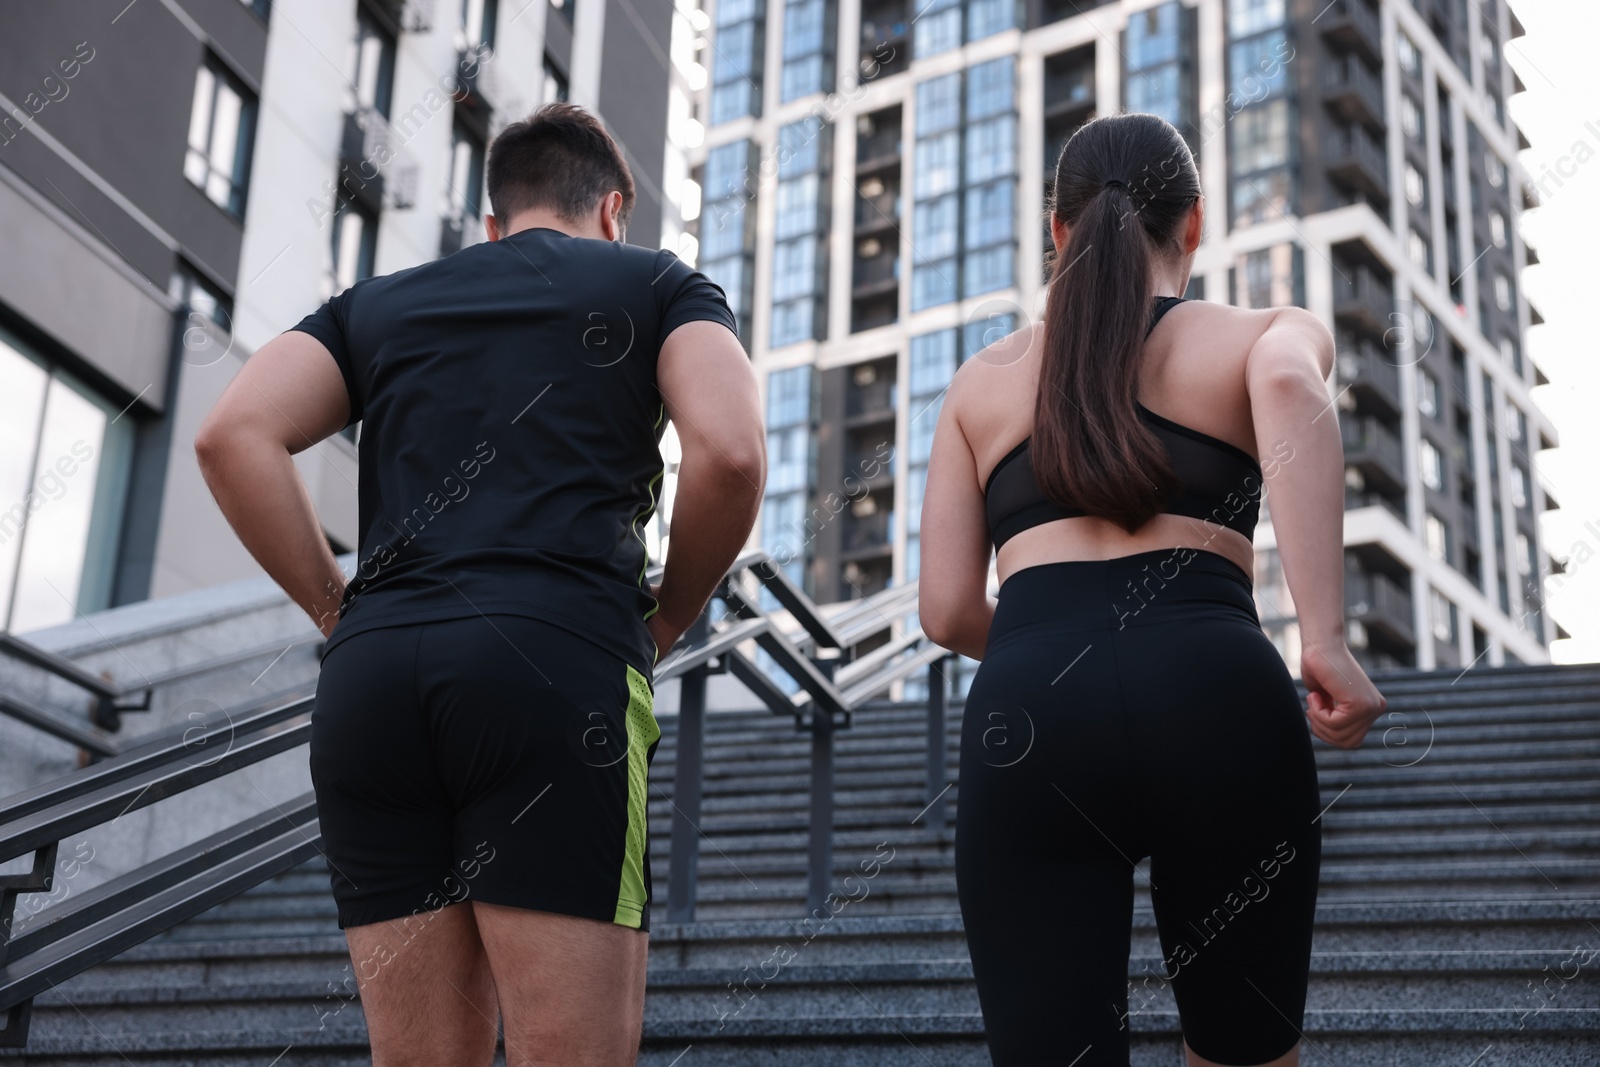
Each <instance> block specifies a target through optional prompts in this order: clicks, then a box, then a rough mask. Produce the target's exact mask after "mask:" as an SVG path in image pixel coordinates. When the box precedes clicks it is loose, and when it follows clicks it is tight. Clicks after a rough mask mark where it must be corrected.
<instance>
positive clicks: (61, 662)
mask: <svg viewBox="0 0 1600 1067" xmlns="http://www.w3.org/2000/svg"><path fill="white" fill-rule="evenodd" d="M0 656H8V657H10V658H11V659H14V660H17V661H18V662H20V663H26V664H27V665H28V666H30V667H37V668H39V669H40V670H42V671H45V672H46V673H48V674H52V675H54V676H55V677H57V678H60V679H61V680H62V681H65V682H69V683H71V684H72V685H75V686H77V687H78V688H79V689H82V690H84V691H85V692H87V693H88V694H89V695H90V696H92V697H94V708H93V711H92V712H91V713H90V715H89V721H90V722H92V723H94V725H96V726H98V727H100V728H101V729H104V730H117V729H119V728H120V727H121V724H122V718H121V716H122V712H124V711H148V710H150V695H151V688H150V687H149V686H147V685H139V686H131V687H128V688H123V687H122V686H119V685H117V684H116V683H115V682H112V681H108V680H106V679H104V678H101V677H99V676H98V675H95V674H91V673H90V672H89V671H86V670H84V669H83V668H82V667H80V666H78V665H77V664H76V663H74V662H72V661H71V660H69V659H67V658H66V657H65V656H58V655H56V654H55V653H54V652H47V651H45V650H44V649H42V648H40V647H39V646H38V645H35V644H32V643H31V642H28V641H24V640H23V639H22V638H20V637H18V636H16V635H15V634H10V633H3V632H0ZM141 692H142V693H143V696H142V697H141V698H140V700H139V701H138V702H137V703H133V704H129V703H126V702H125V698H126V697H129V696H131V695H133V694H136V693H141ZM0 714H4V715H7V716H9V717H11V718H13V719H17V720H18V721H20V722H25V723H27V724H28V725H30V726H34V727H36V728H38V729H41V730H44V731H45V732H46V733H50V734H52V735H54V736H56V737H60V738H62V740H66V741H73V743H75V744H76V743H78V741H77V739H75V738H74V737H72V736H68V735H66V734H64V733H62V732H61V729H60V727H61V725H62V724H61V723H60V721H59V720H50V719H49V718H48V716H49V713H48V712H44V711H42V710H41V709H38V708H33V707H32V706H31V705H28V704H26V703H25V702H23V701H16V700H12V701H9V702H7V703H0ZM41 715H43V716H46V717H47V718H45V719H44V720H40V718H39V716H41ZM89 737H90V738H93V735H89ZM106 744H107V742H106V741H105V739H103V738H101V739H99V740H98V741H91V743H89V744H84V745H82V747H83V748H86V749H88V750H89V751H90V752H92V753H95V754H97V755H105V754H106V753H105V752H104V751H103V749H104V748H105V746H106ZM114 747H115V746H112V748H113V750H114Z"/></svg>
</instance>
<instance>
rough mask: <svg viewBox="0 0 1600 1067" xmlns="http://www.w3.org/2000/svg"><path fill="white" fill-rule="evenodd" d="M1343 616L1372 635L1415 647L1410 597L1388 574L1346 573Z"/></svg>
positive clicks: (1372, 572) (1414, 630)
mask: <svg viewBox="0 0 1600 1067" xmlns="http://www.w3.org/2000/svg"><path fill="white" fill-rule="evenodd" d="M1344 613H1345V618H1346V619H1347V620H1348V621H1350V622H1358V623H1360V624H1361V626H1362V628H1363V629H1365V630H1366V631H1367V632H1368V633H1369V634H1370V633H1373V632H1377V633H1380V634H1383V635H1384V636H1386V637H1388V638H1389V639H1391V640H1393V641H1397V642H1399V643H1401V644H1407V645H1410V644H1415V643H1416V627H1415V624H1414V623H1413V621H1412V615H1411V594H1410V593H1409V592H1407V591H1406V589H1405V587H1404V586H1402V585H1401V584H1400V583H1399V582H1397V581H1395V580H1394V579H1393V578H1390V577H1389V576H1388V575H1385V574H1378V573H1377V572H1375V571H1359V570H1358V571H1346V572H1345V576H1344Z"/></svg>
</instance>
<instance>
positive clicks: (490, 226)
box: [483, 215, 505, 241]
mask: <svg viewBox="0 0 1600 1067" xmlns="http://www.w3.org/2000/svg"><path fill="white" fill-rule="evenodd" d="M483 232H484V233H486V234H488V235H489V240H491V241H498V240H500V238H502V237H504V236H505V233H504V232H503V231H502V230H501V229H500V222H499V220H498V219H496V218H495V217H494V216H493V215H485V216H484V217H483Z"/></svg>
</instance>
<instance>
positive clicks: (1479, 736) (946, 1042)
mask: <svg viewBox="0 0 1600 1067" xmlns="http://www.w3.org/2000/svg"><path fill="white" fill-rule="evenodd" d="M1379 685H1380V687H1381V688H1382V689H1383V691H1384V692H1385V694H1386V695H1387V696H1388V697H1389V700H1390V714H1389V716H1388V717H1387V718H1386V719H1385V720H1383V721H1382V722H1380V724H1379V725H1378V727H1376V728H1375V729H1374V730H1373V732H1372V734H1371V735H1370V736H1369V738H1368V741H1367V743H1366V745H1365V746H1364V747H1363V748H1362V749H1360V750H1358V751H1355V752H1343V751H1338V750H1334V749H1331V748H1329V747H1327V746H1324V745H1322V744H1320V743H1318V745H1317V749H1318V751H1317V757H1318V762H1319V766H1320V769H1321V784H1322V790H1323V799H1324V802H1325V803H1326V804H1328V805H1329V807H1328V809H1327V812H1326V814H1325V815H1324V823H1325V836H1324V859H1323V878H1322V891H1321V895H1320V904H1319V913H1318V928H1317V937H1316V952H1315V956H1314V959H1313V963H1312V972H1313V973H1312V984H1311V993H1310V1003H1309V1012H1308V1017H1307V1022H1306V1039H1307V1040H1306V1043H1305V1045H1304V1046H1303V1047H1302V1052H1301V1057H1302V1062H1303V1063H1305V1064H1307V1065H1312V1064H1316V1065H1323V1067H1332V1065H1337V1067H1369V1065H1371V1067H1377V1065H1384V1067H1394V1065H1402V1067H1413V1065H1415V1067H1435V1065H1437V1067H1501V1065H1506V1067H1510V1065H1517V1067H1523V1065H1535V1064H1538V1065H1569V1064H1570V1065H1574V1067H1579V1065H1582V1067H1594V1065H1595V1064H1600V977H1597V975H1600V666H1582V667H1515V668H1507V669H1504V670H1473V671H1469V672H1467V673H1465V674H1462V675H1460V676H1457V675H1456V674H1455V673H1454V672H1441V673H1434V674H1428V673H1420V672H1395V673H1390V674H1387V675H1383V676H1380V678H1379ZM950 720H951V721H950V724H949V730H948V733H947V737H946V750H947V754H948V766H949V772H950V776H951V777H952V779H953V778H954V776H955V771H956V762H957V761H956V752H957V738H958V736H959V730H960V707H959V705H957V706H955V707H952V708H951V712H950ZM924 723H925V717H924V712H923V710H922V709H921V708H919V707H915V706H910V705H885V706H882V707H878V708H875V709H871V710H868V711H865V712H862V713H859V714H858V715H857V717H856V725H855V727H854V728H853V729H851V730H849V731H846V732H843V733H841V734H840V735H839V737H838V751H839V755H838V764H837V770H836V781H837V788H838V803H839V808H838V816H837V833H836V841H835V859H836V871H837V880H836V887H837V889H838V892H839V893H840V894H841V895H842V896H844V897H846V898H848V899H847V900H846V902H845V903H843V904H842V905H836V906H837V907H838V911H837V914H827V915H825V917H824V918H820V919H819V918H812V919H811V920H810V921H809V922H807V921H806V920H805V918H804V916H805V906H804V891H805V872H804V861H805V844H806V834H805V825H806V797H807V788H808V752H809V738H808V737H807V736H806V735H803V734H798V733H795V732H794V731H793V729H792V725H791V724H790V723H789V722H787V721H785V720H780V719H776V718H774V717H773V716H771V715H770V714H768V713H766V712H747V713H746V712H734V713H723V714H714V715H712V716H711V717H710V719H709V721H708V724H707V731H706V732H707V746H706V748H707V750H706V763H707V784H706V798H705V804H704V818H703V819H702V821H701V830H702V837H701V842H700V893H699V905H698V911H697V921H696V922H693V923H689V924H681V925H675V924H668V923H666V922H665V921H664V917H665V900H664V897H665V886H666V859H667V853H668V848H669V841H668V833H669V826H670V812H671V785H672V769H673V762H674V741H675V737H676V729H675V727H676V720H675V718H673V717H671V716H667V717H664V718H663V722H662V726H663V737H662V743H661V747H660V750H659V752H658V754H657V758H656V763H655V769H654V773H653V779H654V784H653V785H652V794H651V803H650V814H651V819H652V830H653V834H654V839H653V842H652V860H653V863H654V876H655V881H656V886H657V895H658V901H659V903H658V905H657V910H656V912H655V915H656V923H655V930H654V932H653V934H652V938H651V967H650V988H649V996H648V998H647V1002H646V1022H645V1043H644V1051H643V1054H642V1055H641V1057H640V1063H641V1064H644V1065H649V1067H669V1065H675V1064H681V1065H683V1067H700V1065H713V1064H715V1065H723V1064H739V1065H768V1064H771V1065H779V1064H782V1065H784V1067H803V1065H810V1064H818V1065H820V1064H829V1065H833V1064H839V1065H845V1064H874V1065H895V1067H897V1065H901V1064H904V1065H907V1067H911V1065H919V1067H927V1065H935V1067H944V1065H947V1064H950V1065H953V1064H963V1065H966V1064H973V1065H977V1064H987V1063H988V1062H989V1060H988V1056H987V1054H986V1052H985V1051H984V1046H983V1040H982V1020H981V1018H980V1016H979V1014H978V1004H977V997H976V994H975V991H974V987H973V984H972V978H971V967H970V964H969V962H968V960H967V955H966V950H965V945H964V942H963V938H962V933H961V923H960V916H959V914H958V913H957V908H956V898H955V878H954V868H953V863H952V852H951V834H950V833H949V832H948V831H946V832H944V833H935V832H932V831H930V830H929V828H928V827H927V826H926V825H925V821H924V820H923V819H922V818H921V817H920V813H921V812H922V810H923V809H924V807H925V805H926V804H927V801H928V798H927V796H926V795H925V789H924V786H923V781H924V756H925V743H926V742H925V726H924ZM958 792H959V790H958V789H956V788H952V789H951V790H950V792H949V794H948V797H949V800H950V801H951V803H952V804H953V803H954V801H955V799H956V797H957V795H958ZM851 875H854V878H853V879H851V880H850V881H846V878H847V877H848V876H851ZM1141 877H1142V873H1141ZM1160 956H1161V952H1160V948H1159V944H1158V942H1157V939H1156V934H1155V928H1154V922H1153V917H1152V915H1151V912H1150V910H1149V908H1148V905H1147V903H1146V901H1145V899H1144V897H1143V895H1142V894H1141V897H1140V901H1139V903H1138V905H1137V908H1136V911H1135V916H1134V946H1133V958H1132V959H1131V960H1130V963H1129V981H1130V983H1132V993H1131V995H1130V1004H1129V1006H1130V1010H1131V1011H1132V1015H1131V1019H1130V1026H1131V1029H1132V1032H1133V1047H1134V1053H1133V1063H1134V1064H1138V1065H1141V1067H1143V1065H1157V1064H1159V1065H1162V1067H1178V1065H1180V1064H1181V1063H1182V1062H1183V1061H1182V1055H1181V1051H1180V1044H1179V1037H1178V1034H1179V1030H1178V1022H1177V1016H1176V1012H1175V1010H1174V1007H1173V1003H1172V999H1171V996H1170V993H1169V992H1168V991H1167V990H1166V988H1165V984H1164V983H1163V982H1162V981H1161V980H1160V979H1159V978H1157V977H1155V975H1157V974H1158V973H1159V967H1160V963H1159V959H1160ZM364 1036H365V1030H364V1026H363V1023H362V1019H361V1011H360V1005H359V1003H358V1002H357V1001H356V999H355V997H354V984H353V981H352V979H351V976H350V972H349V969H348V961H347V958H346V956H345V954H344V942H343V938H342V937H341V936H339V934H338V932H337V928H336V925H335V922H334V913H333V908H332V903H331V900H330V898H329V896H328V889H327V872H326V869H325V867H321V868H319V867H318V866H317V865H315V864H310V865H306V866H304V867H301V868H297V869H295V870H293V871H291V872H289V873H287V874H284V875H282V876H281V877H279V878H277V879H275V880H273V881H272V882H269V883H266V884H264V885H262V886H260V887H258V888H257V889H255V890H252V891H250V892H248V893H246V894H244V895H242V896H240V897H238V898H236V899H234V900H232V901H229V902H227V903H225V904H222V905H220V906H218V907H217V908H215V909H213V910H212V911H210V912H208V913H206V914H205V915H203V916H201V917H199V918H197V919H195V920H193V921H191V922H189V923H187V924H185V925H184V926H181V927H179V928H177V929H175V930H173V931H171V932H170V933H168V934H166V935H164V936H162V937H161V938H159V939H157V940H154V941H151V942H149V943H147V944H145V945H142V946H140V947H138V948H136V949H134V950H131V951H129V952H127V953H125V954H124V955H122V956H121V957H118V958H117V959H115V960H112V961H110V962H109V963H106V964H103V965H101V966H99V967H97V968H95V969H93V970H91V971H89V972H87V973H85V974H83V975H81V976H80V977H78V978H76V979H74V980H72V981H70V982H67V983H65V984H64V985H63V986H61V987H59V988H58V989H56V990H55V991H53V992H51V993H49V994H46V995H44V996H41V997H40V998H39V999H38V1001H37V1002H36V1007H35V1015H34V1022H33V1034H32V1038H31V1040H30V1043H29V1048H28V1049H27V1050H26V1052H25V1053H22V1054H21V1058H22V1061H23V1062H27V1063H40V1064H44V1063H49V1064H61V1065H65V1064H73V1065H90V1064H94V1065H101V1064H105V1065H111V1064H127V1063H130V1062H131V1063H137V1064H146V1063H150V1064H154V1063H161V1064H200V1063H207V1064H211V1063H216V1064H221V1063H240V1064H245V1063H250V1064H259V1065H262V1067H266V1065H269V1064H279V1065H289V1064H308V1065H309V1064H354V1063H361V1062H365V1055H366V1053H365V1044H364ZM12 1055H17V1054H12ZM274 1057H277V1059H274ZM5 1058H6V1057H5V1056H4V1054H0V1060H3V1059H5ZM1065 1062H1066V1057H1064V1058H1063V1063H1065Z"/></svg>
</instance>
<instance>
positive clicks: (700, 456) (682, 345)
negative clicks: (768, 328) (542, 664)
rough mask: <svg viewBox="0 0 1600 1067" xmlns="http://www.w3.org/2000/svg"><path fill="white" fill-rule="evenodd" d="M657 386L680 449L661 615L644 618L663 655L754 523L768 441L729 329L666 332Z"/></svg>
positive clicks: (692, 327)
mask: <svg viewBox="0 0 1600 1067" xmlns="http://www.w3.org/2000/svg"><path fill="white" fill-rule="evenodd" d="M656 382H657V385H658V387H659V388H660V390H661V397H662V400H663V401H664V402H665V404H666V408H667V415H668V417H669V418H671V419H672V424H673V426H674V427H675V428H676V429H677V432H678V439H679V441H680V442H681V443H682V445H683V461H682V463H681V464H680V466H679V468H678V489H677V493H676V495H675V497H674V499H673V505H672V528H671V536H670V537H669V539H668V544H667V559H666V569H665V572H664V573H663V575H662V578H661V585H660V586H659V587H658V589H657V594H656V595H657V597H658V599H659V600H660V609H659V610H658V611H657V612H656V613H655V615H652V616H651V618H650V625H651V632H652V635H653V636H654V637H655V638H656V643H657V645H658V646H659V647H660V653H661V655H666V652H667V649H668V648H669V647H671V645H672V643H673V642H674V641H676V640H677V639H678V637H679V635H681V634H682V633H683V631H684V630H685V629H687V628H688V626H689V624H690V623H691V622H693V621H694V619H695V618H696V616H698V615H699V614H700V612H701V610H702V609H703V608H704V607H705V605H706V601H707V600H709V599H710V597H711V594H712V593H713V592H714V591H715V590H716V587H717V582H718V581H720V580H721V578H722V576H723V575H724V574H726V573H727V570H728V567H729V566H731V565H732V563H733V561H734V560H735V559H737V558H738V556H739V552H740V550H741V549H743V548H744V545H745V541H746V540H747V539H748V538H749V536H750V530H751V529H752V528H753V527H754V526H755V521H756V510H757V508H759V507H760V504H761V493H762V489H763V487H764V486H765V485H766V478H767V441H766V431H765V429H764V428H763V426H762V424H761V401H760V394H759V391H758V390H757V388H756V379H755V373H754V372H753V371H752V370H751V368H750V359H749V357H748V356H746V355H745V352H744V349H743V348H741V347H740V346H739V341H738V339H737V338H736V337H734V335H733V334H732V332H730V331H729V330H728V328H727V327H726V326H723V325H721V324H720V323H716V322H709V321H696V322H687V323H684V324H683V325H682V326H679V327H678V328H677V329H676V330H673V331H672V333H671V335H670V336H668V337H667V339H666V341H665V342H664V343H663V344H662V346H661V356H660V359H659V360H658V362H657V365H656Z"/></svg>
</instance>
